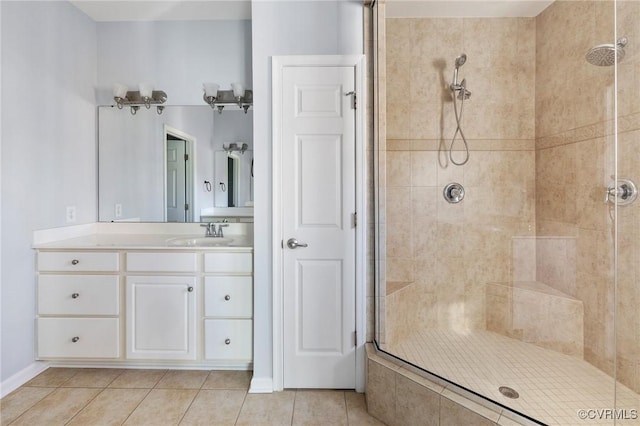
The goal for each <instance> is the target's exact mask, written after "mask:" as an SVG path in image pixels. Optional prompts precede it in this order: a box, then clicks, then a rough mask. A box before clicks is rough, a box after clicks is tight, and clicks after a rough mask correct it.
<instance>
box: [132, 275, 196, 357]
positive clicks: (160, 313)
mask: <svg viewBox="0 0 640 426" xmlns="http://www.w3.org/2000/svg"><path fill="white" fill-rule="evenodd" d="M195 295H196V279H195V277H166V276H139V277H133V276H129V277H127V327H126V328H127V358H136V359H196V345H195V337H196V336H195V329H196V327H195V326H196V316H195Z"/></svg>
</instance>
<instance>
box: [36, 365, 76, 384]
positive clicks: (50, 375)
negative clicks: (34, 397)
mask: <svg viewBox="0 0 640 426" xmlns="http://www.w3.org/2000/svg"><path fill="white" fill-rule="evenodd" d="M78 371H80V369H78V368H48V369H47V370H45V371H43V372H42V373H40V374H38V375H37V376H36V377H34V378H33V379H31V380H30V381H29V382H27V383H26V384H25V386H37V387H43V388H57V387H58V386H61V385H62V384H63V383H64V382H66V381H67V380H69V379H70V378H71V377H73V376H74V375H76V373H78Z"/></svg>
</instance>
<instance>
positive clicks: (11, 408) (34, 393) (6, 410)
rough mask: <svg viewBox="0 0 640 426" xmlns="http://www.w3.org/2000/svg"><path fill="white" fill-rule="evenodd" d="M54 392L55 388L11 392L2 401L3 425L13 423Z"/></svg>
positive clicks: (28, 388) (0, 410)
mask: <svg viewBox="0 0 640 426" xmlns="http://www.w3.org/2000/svg"><path fill="white" fill-rule="evenodd" d="M53 391H54V389H53V388H36V387H22V388H18V389H16V390H15V391H14V392H11V393H10V394H9V395H7V396H5V397H4V398H2V400H0V418H2V425H7V424H9V423H11V422H12V421H13V420H15V419H16V418H18V416H20V415H21V414H22V413H24V412H25V411H27V410H28V409H29V408H31V407H33V406H34V405H35V404H36V403H37V402H39V401H40V400H41V399H42V398H44V397H45V396H47V395H49V394H50V393H51V392H53Z"/></svg>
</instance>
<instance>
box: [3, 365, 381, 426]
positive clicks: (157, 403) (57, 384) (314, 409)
mask: <svg viewBox="0 0 640 426" xmlns="http://www.w3.org/2000/svg"><path fill="white" fill-rule="evenodd" d="M250 380H251V372H246V371H211V372H210V371H189V370H124V369H94V368H88V369H80V368H49V369H48V370H46V371H45V372H43V373H42V374H40V375H38V376H37V377H35V378H34V379H33V380H31V381H30V382H28V383H26V384H25V385H24V386H22V387H20V388H18V389H16V390H15V391H14V392H12V393H11V394H9V395H7V396H6V397H5V398H3V399H2V400H0V414H1V418H2V425H3V426H4V425H16V426H17V425H29V426H34V425H46V426H49V425H73V426H80V425H82V426H89V425H90V426H93V425H123V424H124V425H154V426H161V425H216V426H218V425H252V426H253V425H345V426H349V425H382V423H380V422H378V421H377V420H376V419H375V418H373V417H371V416H369V414H368V413H367V409H366V404H365V399H364V394H358V393H355V392H352V391H331V390H327V391H325V390H317V391H315V390H298V391H284V392H276V393H272V394H249V393H247V389H248V388H249V382H250Z"/></svg>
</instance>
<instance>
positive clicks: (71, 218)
mask: <svg viewBox="0 0 640 426" xmlns="http://www.w3.org/2000/svg"><path fill="white" fill-rule="evenodd" d="M75 221H76V206H67V223H71V222H75Z"/></svg>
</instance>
